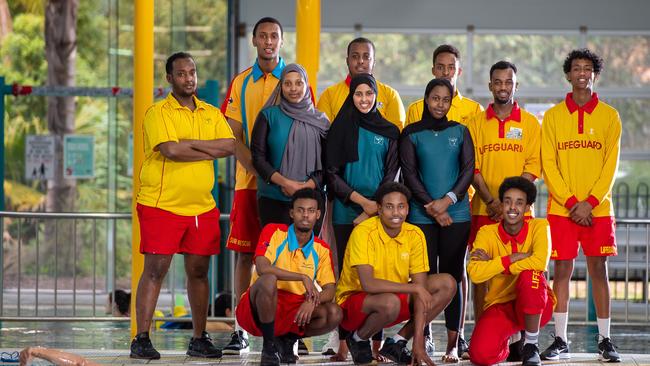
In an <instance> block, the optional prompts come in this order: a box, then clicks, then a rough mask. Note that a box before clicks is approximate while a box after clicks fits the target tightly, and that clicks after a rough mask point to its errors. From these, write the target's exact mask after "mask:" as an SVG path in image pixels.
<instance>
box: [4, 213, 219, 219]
mask: <svg viewBox="0 0 650 366" xmlns="http://www.w3.org/2000/svg"><path fill="white" fill-rule="evenodd" d="M0 217H23V218H34V219H46V218H53V219H120V220H121V219H130V218H131V214H130V213H128V212H33V211H0ZM229 218H230V213H229V212H227V213H222V214H221V215H220V216H219V220H227V219H229Z"/></svg>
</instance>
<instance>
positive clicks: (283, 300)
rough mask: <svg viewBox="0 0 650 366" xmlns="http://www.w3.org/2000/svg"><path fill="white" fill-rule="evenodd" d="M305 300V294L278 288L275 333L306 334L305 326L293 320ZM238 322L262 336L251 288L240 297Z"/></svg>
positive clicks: (237, 313)
mask: <svg viewBox="0 0 650 366" xmlns="http://www.w3.org/2000/svg"><path fill="white" fill-rule="evenodd" d="M303 302H305V296H303V295H296V294H293V293H291V292H287V291H283V290H278V303H277V305H276V307H275V335H276V336H281V335H285V334H287V333H294V334H296V335H299V336H302V335H303V334H305V327H299V326H298V325H297V324H296V323H295V322H294V321H293V320H294V318H295V317H296V313H297V312H298V309H299V308H300V305H302V303H303ZM235 317H236V318H237V324H239V326H240V327H242V328H243V329H244V330H246V331H247V332H248V333H249V334H252V335H254V336H256V337H261V336H262V331H261V330H260V328H259V326H258V325H257V321H255V316H254V315H253V307H252V306H251V299H250V288H249V289H248V290H246V292H244V294H243V295H242V296H241V299H239V304H238V305H237V308H236V310H235Z"/></svg>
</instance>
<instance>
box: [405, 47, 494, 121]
mask: <svg viewBox="0 0 650 366" xmlns="http://www.w3.org/2000/svg"><path fill="white" fill-rule="evenodd" d="M431 73H432V74H433V77H434V78H436V79H441V78H442V79H447V80H449V82H450V83H451V85H452V86H453V87H454V91H455V92H454V98H453V99H452V100H451V108H450V109H449V112H447V119H448V120H450V121H456V122H458V123H460V124H462V125H465V126H467V124H468V123H469V121H470V119H471V118H472V117H473V116H474V115H475V114H476V113H479V112H482V111H483V107H481V105H480V104H479V103H478V102H476V101H473V100H472V99H469V98H467V97H464V96H462V95H461V94H460V92H459V91H458V77H459V76H460V75H461V74H462V73H463V68H462V67H461V66H460V51H459V50H458V48H456V47H454V46H452V45H449V44H443V45H440V46H438V48H436V49H435V51H433V67H432V68H431ZM423 110H424V101H423V99H419V100H416V101H415V102H413V103H411V104H410V105H409V107H408V111H407V112H406V123H405V124H404V126H408V125H410V124H411V123H414V122H417V121H419V120H421V119H422V111H423Z"/></svg>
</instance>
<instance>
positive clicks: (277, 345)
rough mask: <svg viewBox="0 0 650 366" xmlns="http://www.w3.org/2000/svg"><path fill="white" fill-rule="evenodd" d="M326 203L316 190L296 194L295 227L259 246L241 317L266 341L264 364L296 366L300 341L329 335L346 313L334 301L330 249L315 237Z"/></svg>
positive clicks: (275, 229) (276, 230) (273, 233)
mask: <svg viewBox="0 0 650 366" xmlns="http://www.w3.org/2000/svg"><path fill="white" fill-rule="evenodd" d="M320 199H321V198H320V193H319V192H318V191H316V190H314V189H311V188H304V189H301V190H298V191H296V193H295V194H294V195H293V197H292V203H291V205H292V208H291V210H290V211H289V216H290V217H291V220H292V221H293V224H291V225H290V226H288V227H287V225H284V224H268V225H266V226H265V227H264V229H263V230H262V234H261V236H260V240H259V242H258V244H257V249H256V251H255V268H256V273H255V274H254V277H253V281H252V282H251V286H250V288H249V289H248V290H247V291H246V292H245V293H244V295H243V296H242V297H241V299H240V302H239V306H237V311H236V317H237V322H238V323H239V325H240V326H241V327H242V328H244V329H245V330H246V331H247V332H249V333H250V334H252V335H255V336H262V337H263V338H264V341H263V344H262V358H261V364H262V365H279V364H280V362H282V363H296V357H295V355H294V353H293V345H294V344H295V342H296V340H297V339H298V338H299V337H305V336H306V337H309V336H316V335H321V334H325V333H327V332H329V331H331V330H332V329H334V328H335V327H336V326H337V325H338V324H339V322H340V321H341V318H342V313H341V308H340V307H339V306H338V305H336V304H335V303H334V302H332V300H333V299H334V295H335V293H336V284H335V280H334V268H333V267H332V260H331V253H330V249H329V246H328V245H327V244H326V243H325V242H324V241H322V240H321V239H319V238H317V237H315V236H314V225H315V224H316V222H317V221H318V219H319V218H320V215H321V211H320V209H319V208H318V207H319V206H320V205H319V201H320ZM315 283H318V285H319V286H320V288H321V289H322V290H321V291H318V289H317V287H316V285H315Z"/></svg>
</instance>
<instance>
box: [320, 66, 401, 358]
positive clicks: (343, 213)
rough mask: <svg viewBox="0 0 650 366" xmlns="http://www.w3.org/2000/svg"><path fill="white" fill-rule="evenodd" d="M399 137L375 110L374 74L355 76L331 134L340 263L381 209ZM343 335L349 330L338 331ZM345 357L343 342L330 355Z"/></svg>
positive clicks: (332, 188) (329, 150) (331, 180)
mask: <svg viewBox="0 0 650 366" xmlns="http://www.w3.org/2000/svg"><path fill="white" fill-rule="evenodd" d="M398 139H399V129H398V128H397V127H396V126H395V125H394V124H393V123H391V122H389V121H388V120H386V119H385V118H384V117H383V116H382V115H381V113H379V111H377V82H376V81H375V78H374V77H373V76H372V75H370V74H359V75H357V76H355V77H354V78H353V79H352V80H351V81H350V92H349V94H348V97H347V99H346V100H345V102H344V103H343V106H341V109H340V110H339V112H338V114H337V115H336V118H335V119H334V122H333V123H332V127H331V129H330V132H329V134H328V136H327V159H326V160H327V161H326V166H327V190H328V191H329V192H330V193H333V195H334V205H333V206H334V208H333V211H332V226H333V229H334V236H335V238H336V254H337V260H338V267H339V268H341V266H342V265H343V256H344V254H345V248H346V246H347V242H348V239H349V238H350V234H351V233H352V229H353V228H354V225H355V224H358V223H360V222H361V221H363V220H365V219H367V218H369V217H371V216H374V215H376V214H377V203H376V202H375V200H374V195H375V191H376V190H377V188H378V187H379V186H380V185H382V184H383V183H385V182H390V181H393V180H394V179H395V176H396V175H397V172H398V169H399V157H398V154H397V149H398V145H397V144H398ZM337 273H338V271H337ZM339 339H341V340H342V339H345V335H344V334H339ZM381 339H382V332H379V333H378V334H376V335H375V336H373V341H375V342H373V351H378V349H379V345H380V344H381ZM377 341H378V342H377ZM374 353H377V352H374ZM377 354H378V353H377ZM346 357H347V347H346V346H345V342H341V343H340V345H339V352H338V354H336V355H334V357H333V358H332V360H334V361H342V360H345V359H346Z"/></svg>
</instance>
